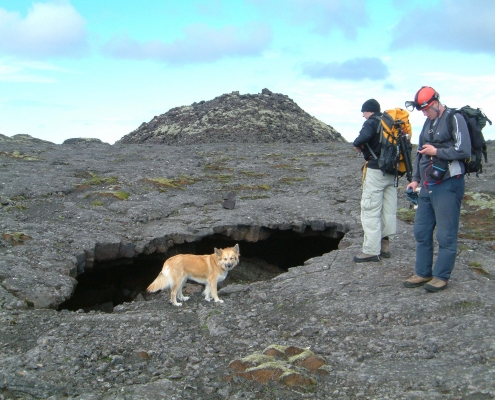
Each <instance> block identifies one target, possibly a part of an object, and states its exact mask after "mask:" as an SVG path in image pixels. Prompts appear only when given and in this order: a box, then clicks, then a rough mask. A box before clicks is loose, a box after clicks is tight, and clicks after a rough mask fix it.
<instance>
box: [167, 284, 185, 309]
mask: <svg viewBox="0 0 495 400" xmlns="http://www.w3.org/2000/svg"><path fill="white" fill-rule="evenodd" d="M184 281H185V279H183V280H182V281H179V282H177V283H175V282H174V286H173V287H172V290H171V291H170V300H171V301H172V304H173V305H174V306H177V307H180V306H181V305H182V303H178V302H177V293H180V295H179V300H181V297H182V285H183V284H184Z"/></svg>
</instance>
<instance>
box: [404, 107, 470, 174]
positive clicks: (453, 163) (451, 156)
mask: <svg viewBox="0 0 495 400" xmlns="http://www.w3.org/2000/svg"><path fill="white" fill-rule="evenodd" d="M448 118H454V119H453V120H452V132H449V129H448V126H449V125H448V123H447V119H448ZM435 143H442V146H441V147H439V148H438V147H437V155H436V156H433V157H429V156H427V155H424V154H419V153H417V154H416V158H415V159H414V168H413V170H414V172H413V181H415V182H423V183H425V182H426V183H428V170H430V169H431V168H432V164H433V163H434V161H435V159H439V160H445V161H449V168H448V170H447V172H446V174H445V176H444V178H443V180H444V181H445V180H446V179H448V178H450V177H452V176H456V175H462V174H464V172H465V171H464V164H463V163H462V162H460V160H464V159H466V158H469V157H471V139H470V137H469V131H468V127H467V125H466V120H465V119H464V118H463V117H462V116H461V115H459V114H454V117H452V109H449V108H445V111H444V112H443V114H442V116H441V117H440V118H438V119H435V120H433V121H430V120H428V119H427V120H426V121H425V124H424V126H423V130H422V131H421V134H420V135H419V143H418V150H421V149H422V148H423V145H424V144H435Z"/></svg>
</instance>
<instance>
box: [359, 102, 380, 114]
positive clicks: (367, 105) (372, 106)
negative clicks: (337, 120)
mask: <svg viewBox="0 0 495 400" xmlns="http://www.w3.org/2000/svg"><path fill="white" fill-rule="evenodd" d="M365 111H369V112H376V113H379V112H380V103H378V101H376V100H375V99H369V100H366V101H365V102H364V104H363V106H362V107H361V112H365Z"/></svg>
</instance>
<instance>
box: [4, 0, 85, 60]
mask: <svg viewBox="0 0 495 400" xmlns="http://www.w3.org/2000/svg"><path fill="white" fill-rule="evenodd" d="M0 38H1V39H0V54H1V53H3V54H7V55H14V56H19V57H27V58H41V59H42V58H50V57H74V56H81V55H83V54H85V53H86V52H87V50H88V44H87V32H86V22H85V20H84V19H83V17H82V16H81V15H80V14H79V13H78V12H77V11H76V10H75V9H74V7H72V5H70V4H69V3H68V2H67V1H65V0H59V1H52V2H47V3H34V4H33V6H32V8H30V9H29V11H28V13H27V15H26V16H25V17H24V18H23V17H22V16H21V15H20V14H19V13H17V12H9V11H7V10H5V9H3V8H0Z"/></svg>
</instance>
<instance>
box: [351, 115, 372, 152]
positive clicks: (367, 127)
mask: <svg viewBox="0 0 495 400" xmlns="http://www.w3.org/2000/svg"><path fill="white" fill-rule="evenodd" d="M375 133H376V132H375V128H374V127H373V124H371V122H369V120H367V121H365V122H364V124H363V127H362V128H361V130H360V131H359V136H358V137H357V138H356V139H355V140H354V142H352V145H353V146H354V147H358V148H360V149H362V148H363V147H362V146H364V145H365V144H366V143H369V142H370V141H371V139H372V137H373V135H374V134H375Z"/></svg>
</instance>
